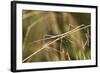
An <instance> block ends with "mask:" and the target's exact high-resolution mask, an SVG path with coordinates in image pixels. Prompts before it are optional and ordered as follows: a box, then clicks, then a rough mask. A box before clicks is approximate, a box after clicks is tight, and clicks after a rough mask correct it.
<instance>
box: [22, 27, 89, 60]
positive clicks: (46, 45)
mask: <svg viewBox="0 0 100 73" xmlns="http://www.w3.org/2000/svg"><path fill="white" fill-rule="evenodd" d="M89 26H90V25H87V26H85V27H82V28H79V29H76V28H77V27H76V28H75V30H73V31H72V30H71V31H69V32H67V33H64V35H62V34H61V35H62V36H61V37H60V38H59V37H58V38H57V39H55V40H54V41H52V42H50V43H47V44H45V45H44V46H43V47H42V48H40V49H39V50H37V51H36V52H34V53H32V54H31V55H29V56H28V57H26V58H25V59H24V60H23V62H25V61H26V60H27V59H29V58H31V57H32V56H34V55H35V54H37V53H38V52H40V51H41V50H43V49H45V48H46V47H48V46H49V45H51V44H53V43H54V42H56V41H57V40H59V39H61V38H64V37H65V36H66V35H67V34H71V33H74V32H77V31H79V30H82V29H85V28H88V27H89Z"/></svg>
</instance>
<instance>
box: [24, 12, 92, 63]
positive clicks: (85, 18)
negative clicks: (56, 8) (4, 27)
mask: <svg viewBox="0 0 100 73" xmlns="http://www.w3.org/2000/svg"><path fill="white" fill-rule="evenodd" d="M22 22H23V24H22V26H23V27H22V31H23V49H22V50H23V52H22V55H23V56H22V57H23V62H25V63H28V62H46V61H65V60H66V61H71V60H87V59H91V47H90V45H91V42H90V41H91V33H90V32H91V31H90V29H91V28H90V24H91V14H90V13H75V12H74V13H72V12H52V11H51V12H50V11H33V10H23V11H22ZM77 27H79V28H77ZM76 28H77V29H76ZM74 29H76V30H74ZM72 30H74V31H72ZM64 33H69V34H64ZM62 34H64V35H63V36H64V37H63V38H62V36H61V35H62ZM54 36H56V37H54ZM53 37H54V38H53ZM56 39H58V40H57V41H55V40H56ZM53 41H55V42H54V43H52V42H53ZM50 43H52V44H50ZM45 45H46V47H44V46H45ZM43 47H44V48H43Z"/></svg>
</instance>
